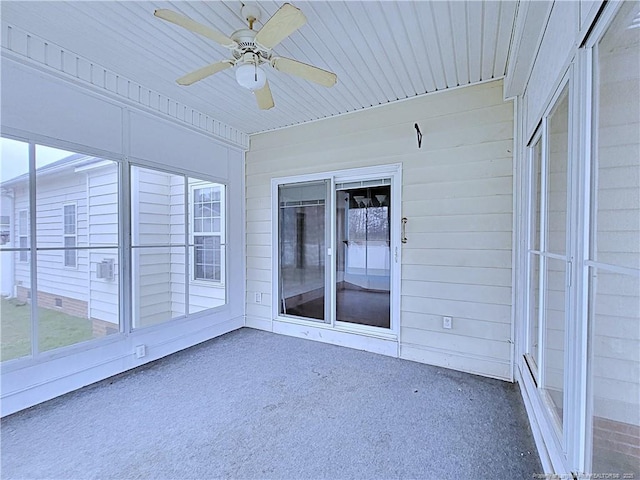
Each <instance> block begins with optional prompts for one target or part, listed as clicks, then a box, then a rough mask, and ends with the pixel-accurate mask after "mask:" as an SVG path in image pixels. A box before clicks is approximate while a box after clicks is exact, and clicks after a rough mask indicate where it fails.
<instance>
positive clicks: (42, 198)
mask: <svg viewBox="0 0 640 480" xmlns="http://www.w3.org/2000/svg"><path fill="white" fill-rule="evenodd" d="M79 157H80V156H78V155H74V156H72V157H69V158H68V159H67V160H66V162H67V163H68V164H69V166H68V167H62V168H55V169H53V168H49V169H47V167H45V168H44V169H43V170H42V171H41V173H39V174H38V175H37V177H36V185H37V186H36V191H37V196H36V238H37V242H38V243H37V246H38V248H44V249H49V248H57V249H60V250H39V251H38V253H37V272H38V305H39V306H40V307H43V308H49V309H56V310H59V311H61V312H64V313H67V314H69V315H73V316H76V317H80V318H89V319H91V321H92V323H93V335H94V337H98V336H102V335H105V334H107V333H109V332H111V331H113V330H114V329H115V330H117V328H118V327H117V325H118V307H117V305H118V278H117V273H116V274H115V276H114V277H113V278H112V279H101V278H96V268H97V267H96V265H97V263H98V262H101V261H102V260H106V259H111V260H113V261H114V264H115V268H114V272H117V248H111V249H107V250H102V249H101V250H86V249H85V250H75V251H73V250H70V251H69V253H66V252H65V250H64V249H63V247H64V245H65V244H64V241H65V240H64V239H65V237H73V238H75V245H76V246H87V245H96V246H97V245H112V246H113V245H117V244H118V238H117V231H118V230H117V225H118V220H117V214H118V212H117V191H116V189H115V188H114V186H115V185H117V168H116V166H115V164H114V163H113V162H100V160H99V159H95V158H93V157H84V158H79ZM64 162H65V160H62V161H60V162H56V166H57V167H60V166H61V163H64ZM48 170H52V171H48ZM5 188H11V190H12V191H13V201H14V205H13V210H14V213H13V216H14V218H15V219H16V220H15V222H14V224H13V228H12V241H13V242H14V243H13V245H14V246H19V245H20V237H21V236H25V235H24V234H25V233H26V232H28V231H29V226H28V222H29V217H28V215H27V214H26V212H27V211H28V208H29V196H28V195H29V194H28V191H29V190H28V178H21V179H18V180H17V181H14V182H11V184H10V185H9V186H7V187H5ZM65 206H70V207H71V209H72V210H75V221H74V222H73V223H74V224H75V234H72V235H65V229H64V227H65V224H64V222H65V219H64V211H65ZM25 221H26V222H27V225H23V224H24V223H25ZM26 236H27V238H29V236H28V234H27V235H26ZM13 255H14V268H15V274H14V279H15V280H14V289H13V291H14V294H15V296H16V297H17V299H18V300H19V301H23V302H26V301H28V300H29V298H30V297H31V284H30V275H29V274H30V268H31V267H30V260H31V257H30V254H29V253H25V252H16V253H14V254H13ZM65 255H68V257H67V262H66V263H65Z"/></svg>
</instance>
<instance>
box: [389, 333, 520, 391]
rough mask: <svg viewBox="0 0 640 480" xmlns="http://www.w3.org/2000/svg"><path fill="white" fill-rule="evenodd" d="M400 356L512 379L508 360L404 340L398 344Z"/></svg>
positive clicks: (459, 369)
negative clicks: (408, 342) (405, 341)
mask: <svg viewBox="0 0 640 480" xmlns="http://www.w3.org/2000/svg"><path fill="white" fill-rule="evenodd" d="M400 358H403V359H405V360H412V361H414V362H420V363H426V364H428V365H435V366H437V367H444V368H450V369H452V370H457V371H459V372H466V373H472V374H474V375H480V376H483V377H489V378H496V379H498V380H505V381H507V382H511V381H512V380H511V365H510V362H509V360H504V361H500V360H497V359H494V358H489V357H480V356H478V355H469V354H466V353H464V352H452V351H450V350H442V349H438V348H432V347H425V346H422V345H414V344H407V343H404V342H403V343H401V344H400Z"/></svg>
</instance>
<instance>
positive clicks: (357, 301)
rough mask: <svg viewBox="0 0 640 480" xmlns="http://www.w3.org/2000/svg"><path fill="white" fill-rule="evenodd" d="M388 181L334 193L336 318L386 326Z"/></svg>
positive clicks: (388, 260) (388, 308) (388, 243)
mask: <svg viewBox="0 0 640 480" xmlns="http://www.w3.org/2000/svg"><path fill="white" fill-rule="evenodd" d="M390 202H391V187H390V186H389V185H382V186H375V187H367V188H354V189H348V190H338V191H337V192H336V221H337V224H336V235H337V242H336V249H337V256H336V261H337V268H336V274H337V275H336V320H337V321H340V322H349V323H357V324H360V325H369V326H373V327H382V328H390V326H391V321H390V320H391V316H390V286H391V283H390V278H391V277H390V272H391V238H390V221H391V218H390V211H391V210H390V207H391V203H390Z"/></svg>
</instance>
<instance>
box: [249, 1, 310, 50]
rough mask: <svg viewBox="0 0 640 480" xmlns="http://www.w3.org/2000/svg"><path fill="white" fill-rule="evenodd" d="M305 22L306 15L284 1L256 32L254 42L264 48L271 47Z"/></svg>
mask: <svg viewBox="0 0 640 480" xmlns="http://www.w3.org/2000/svg"><path fill="white" fill-rule="evenodd" d="M305 23H307V17H305V16H304V13H302V11H301V10H300V9H298V8H296V7H294V6H293V5H291V4H290V3H285V4H284V5H282V6H281V7H280V9H279V10H278V11H277V12H276V13H274V14H273V16H272V17H271V18H270V19H269V20H267V23H265V24H264V27H262V28H261V29H260V31H259V32H258V33H257V34H256V38H255V42H256V43H259V44H260V45H262V46H263V47H265V48H273V47H275V46H276V45H278V44H279V43H280V42H281V41H282V40H284V39H285V38H287V37H288V36H289V35H291V34H292V33H293V32H295V31H296V30H298V29H299V28H300V27H301V26H303V25H304V24H305Z"/></svg>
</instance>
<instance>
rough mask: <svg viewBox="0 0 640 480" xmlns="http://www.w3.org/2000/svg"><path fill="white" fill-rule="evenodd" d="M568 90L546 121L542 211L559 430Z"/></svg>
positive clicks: (550, 378) (547, 373) (549, 365)
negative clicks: (546, 138)
mask: <svg viewBox="0 0 640 480" xmlns="http://www.w3.org/2000/svg"><path fill="white" fill-rule="evenodd" d="M568 92H569V88H568V86H565V87H564V90H563V91H562V93H561V94H560V97H559V100H558V101H557V104H556V107H555V108H554V110H553V113H552V114H551V116H550V117H549V120H548V122H549V123H548V126H549V127H548V157H547V163H546V166H547V168H546V192H545V193H546V200H547V201H546V208H545V214H546V215H545V217H546V221H545V222H544V235H543V238H544V244H543V246H542V250H543V252H542V255H543V256H544V257H546V258H545V259H544V263H543V264H544V269H543V270H542V271H541V272H540V274H541V275H543V285H544V288H543V290H542V294H543V295H544V298H543V305H544V308H543V311H542V313H543V317H544V318H543V322H544V323H543V324H544V337H543V338H544V340H543V341H544V344H543V345H542V348H543V351H544V360H543V362H544V367H543V371H544V378H543V380H542V387H543V389H544V391H545V393H546V399H547V401H548V404H549V411H550V413H551V414H552V416H553V417H554V418H555V419H556V426H557V427H559V430H560V431H562V430H563V425H564V420H563V412H564V399H565V388H564V382H565V377H566V375H565V372H566V371H565V364H564V355H565V349H566V343H567V340H566V322H567V297H568V296H567V264H568V257H567V247H566V245H567V219H568V215H567V201H568V192H569V189H568V179H569V173H568V172H569V168H568V164H569V95H568Z"/></svg>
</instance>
